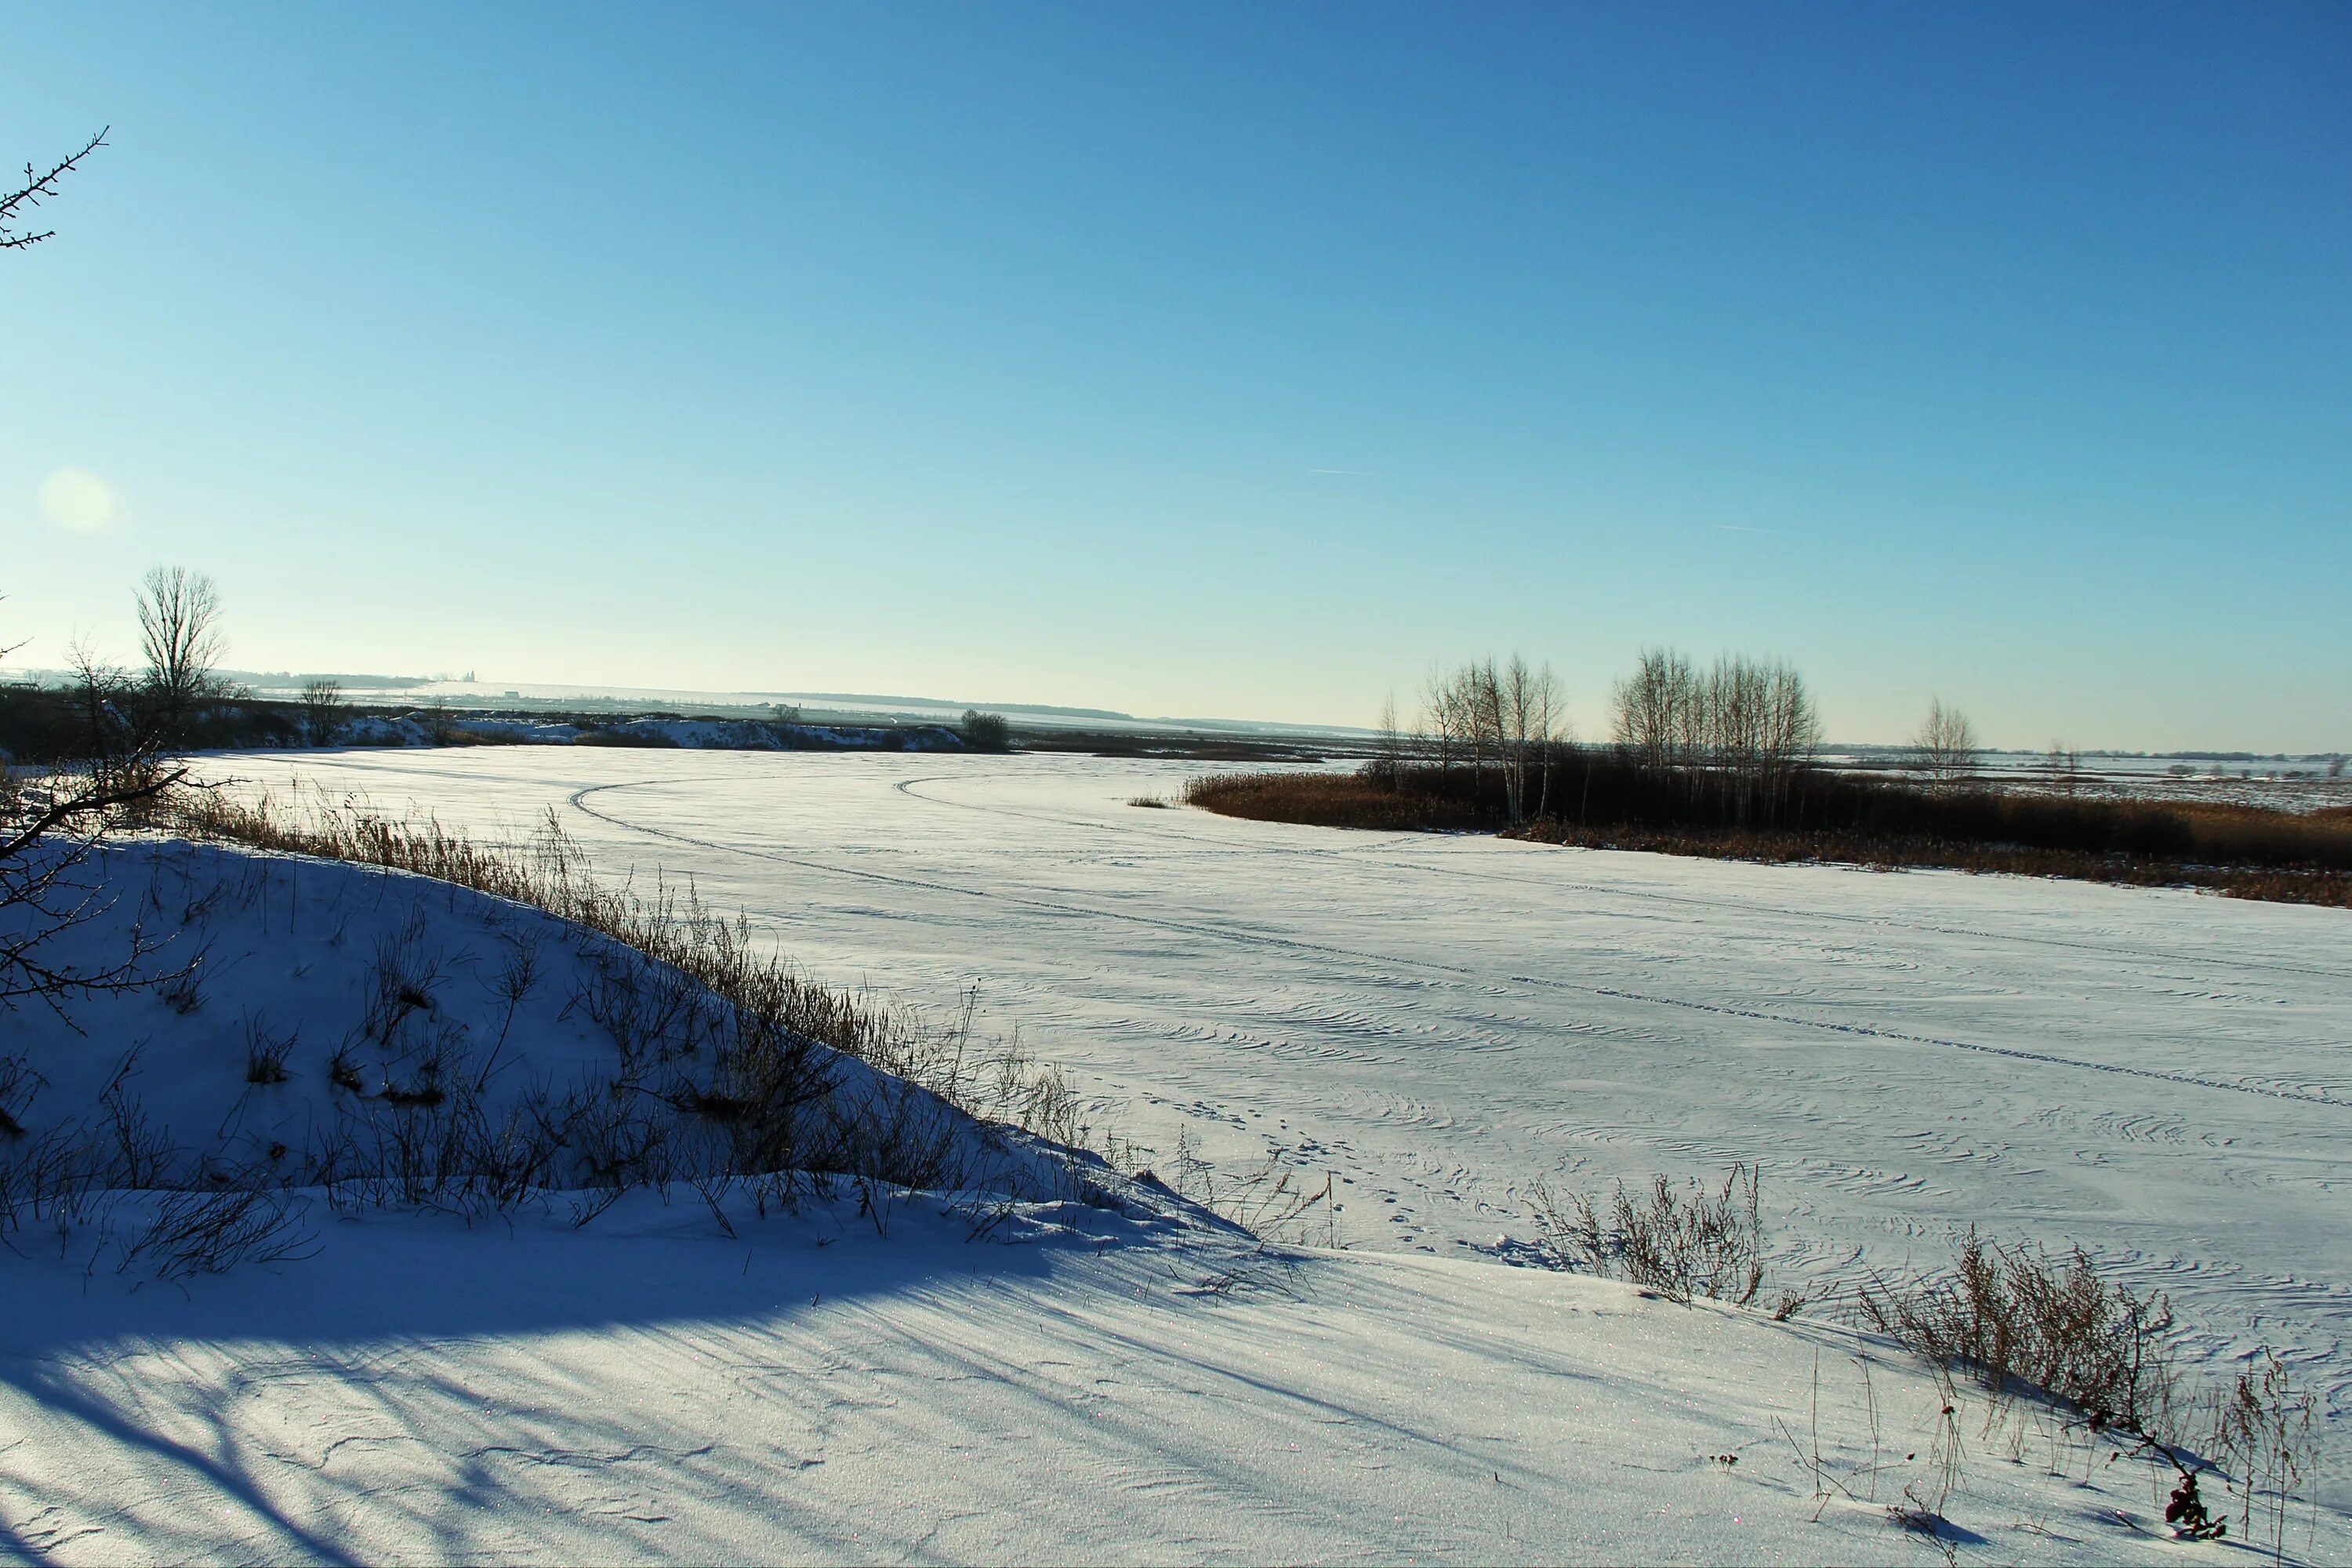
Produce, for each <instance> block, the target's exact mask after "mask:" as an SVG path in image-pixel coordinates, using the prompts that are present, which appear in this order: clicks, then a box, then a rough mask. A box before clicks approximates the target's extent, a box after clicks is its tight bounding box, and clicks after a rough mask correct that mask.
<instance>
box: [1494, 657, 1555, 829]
mask: <svg viewBox="0 0 2352 1568" xmlns="http://www.w3.org/2000/svg"><path fill="white" fill-rule="evenodd" d="M1482 682H1483V687H1484V691H1485V694H1486V701H1487V703H1488V704H1489V706H1490V708H1491V711H1492V712H1493V715H1494V728H1495V753H1496V763H1497V764H1498V766H1499V770H1500V772H1501V773H1502V776H1503V809H1504V812H1505V814H1506V815H1507V816H1508V817H1509V818H1510V820H1511V821H1513V822H1515V823H1516V822H1521V821H1524V820H1526V818H1527V816H1528V805H1529V802H1528V770H1529V768H1530V767H1531V766H1532V767H1533V768H1535V769H1536V771H1537V775H1538V776H1537V791H1538V793H1537V795H1536V799H1535V801H1534V809H1535V813H1536V815H1538V816H1541V815H1542V814H1543V812H1544V811H1545V810H1547V809H1548V808H1549V805H1550V794H1551V754H1552V750H1553V748H1554V746H1555V745H1556V744H1557V742H1559V678H1558V677H1557V676H1555V675H1553V674H1552V669H1551V666H1549V665H1548V664H1547V665H1545V666H1543V667H1542V668H1539V669H1532V668H1528V661H1527V660H1526V659H1524V658H1520V657H1519V656H1518V655H1517V654H1516V653H1515V654H1513V655H1512V656H1511V658H1510V661H1509V662H1508V663H1507V664H1505V665H1504V666H1503V667H1502V668H1501V670H1500V671H1499V672H1497V670H1496V667H1495V661H1494V660H1492V659H1488V660H1487V661H1486V667H1485V669H1484V671H1483V672H1482Z"/></svg>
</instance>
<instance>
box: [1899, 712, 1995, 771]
mask: <svg viewBox="0 0 2352 1568" xmlns="http://www.w3.org/2000/svg"><path fill="white" fill-rule="evenodd" d="M1983 750H1984V748H1983V746H1982V745H1980V744H1979V742H1978V741H1977V727H1976V726H1975V725H1974V724H1972V723H1970V722H1969V716H1968V715H1967V714H1965V713H1963V712H1961V711H1960V710H1958V708H1947V707H1946V706H1944V700H1943V699H1942V698H1940V697H1935V698H1930V699H1929V700H1928V701H1927V717H1926V718H1925V719H1923V720H1921V721H1919V728H1918V730H1917V731H1916V732H1915V733H1914V734H1913V735H1912V737H1911V753H1910V757H1909V761H1908V763H1907V765H1908V766H1909V767H1910V769H1911V770H1912V771H1913V772H1914V773H1917V774H1918V775H1919V776H1920V777H1921V778H1922V779H1924V780H1925V781H1926V782H1927V784H1930V785H1931V786H1933V787H1935V788H1937V789H1939V790H1947V791H1948V790H1956V789H1959V788H1961V787H1963V786H1965V785H1966V784H1968V783H1969V781H1970V780H1971V779H1973V778H1974V777H1975V776H1976V772H1977V761H1978V758H1979V754H1980V753H1981V752H1983Z"/></svg>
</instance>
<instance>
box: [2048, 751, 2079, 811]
mask: <svg viewBox="0 0 2352 1568" xmlns="http://www.w3.org/2000/svg"><path fill="white" fill-rule="evenodd" d="M2042 771H2043V772H2044V773H2047V774H2048V775H2049V779H2050V787H2051V788H2052V789H2053V790H2055V791H2057V793H2059V794H2060V795H2065V796H2067V797H2068V798H2070V799H2071V798H2072V797H2073V796H2074V794H2075V793H2076V792H2077V791H2079V790H2080V789H2081V788H2082V787H2083V758H2082V754H2081V753H2080V752H2076V751H2075V750H2074V747H2072V746H2070V745H2068V744H2067V743H2066V742H2063V741H2053V742H2050V750H2049V751H2048V752H2045V753H2044V754H2043V757H2042Z"/></svg>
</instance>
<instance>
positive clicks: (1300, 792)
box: [1184, 772, 1478, 833]
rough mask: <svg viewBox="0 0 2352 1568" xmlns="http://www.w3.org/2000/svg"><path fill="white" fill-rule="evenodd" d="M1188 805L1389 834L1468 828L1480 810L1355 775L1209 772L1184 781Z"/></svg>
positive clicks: (1230, 813) (1475, 822)
mask: <svg viewBox="0 0 2352 1568" xmlns="http://www.w3.org/2000/svg"><path fill="white" fill-rule="evenodd" d="M1184 800H1185V804H1187V805H1197V806H1200V807H1202V809H1204V810H1208V811H1213V812H1217V813H1219V814H1221V815H1223V816H1242V817H1247V818H1249V819H1251V820H1252V821H1256V822H1296V823H1301V824H1305V825H1307V826H1317V827H1368V828H1374V829H1378V830H1381V831H1385V832H1391V833H1398V832H1411V831H1413V830H1416V829H1452V828H1468V827H1475V826H1478V814H1477V812H1476V811H1475V809H1474V808H1472V807H1470V806H1468V805H1464V804H1463V803H1461V802H1458V801H1453V800H1447V799H1444V798H1443V797H1441V796H1437V795H1399V794H1395V793H1392V792H1391V791H1389V790H1387V789H1384V788H1381V786H1380V785H1378V784H1374V783H1372V782H1371V781H1370V780H1369V779H1366V778H1364V777H1362V776H1360V774H1356V773H1304V772H1302V773H1209V774H1204V775H1203V776H1202V777H1200V778H1196V779H1192V780H1190V781H1189V782H1187V783H1186V784H1185V785H1184Z"/></svg>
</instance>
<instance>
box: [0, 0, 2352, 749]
mask: <svg viewBox="0 0 2352 1568" xmlns="http://www.w3.org/2000/svg"><path fill="white" fill-rule="evenodd" d="M8 52H9V57H10V70H9V77H10V88H9V91H8V92H7V94H6V96H5V98H0V158H5V160H7V161H10V162H12V163H23V162H25V161H26V160H27V159H34V160H39V159H43V158H46V157H48V156H51V155H54V154H55V153H58V152H60V151H62V150H64V149H66V148H68V147H69V146H70V145H72V144H75V143H78V142H79V140H80V138H81V137H83V136H86V135H87V134H88V133H89V132H91V131H93V130H95V129H97V127H98V126H100V125H101V124H108V123H110V124H111V125H112V127H113V130H112V132H111V134H110V138H109V140H110V146H108V147H107V148H105V149H104V150H102V151H101V152H100V153H98V154H97V155H96V156H95V157H94V158H93V159H92V160H91V161H90V163H89V166H88V168H87V170H86V172H84V173H82V174H79V175H78V176H77V177H76V178H75V179H74V180H73V181H72V182H71V184H70V185H69V187H68V190H67V191H66V193H65V194H64V195H63V196H62V197H61V198H60V199H58V201H56V202H55V203H53V204H51V205H50V206H49V207H48V208H47V209H46V213H47V222H48V223H51V224H53V225H54V226H56V227H57V229H58V237H57V238H56V239H54V240H51V241H49V242H47V244H44V245H42V246H39V247H36V248H35V249H33V250H31V251H28V252H22V253H14V254H9V255H5V256H0V326H4V327H5V337H0V366H5V374H0V528H5V531H6V537H7V538H8V541H9V548H8V551H7V567H6V572H7V576H6V580H5V582H0V589H5V593H6V595H7V599H6V602H5V605H0V625H5V630H6V632H7V634H8V635H7V637H6V638H5V639H0V640H9V641H13V640H16V639H17V638H19V637H30V638H32V639H33V641H32V643H31V645H30V646H28V647H26V648H24V649H23V650H21V651H20V652H19V653H18V654H17V655H16V656H15V660H14V662H16V663H17V664H20V665H21V664H24V663H26V662H30V663H35V664H43V663H56V662H59V661H60V659H61V657H62V654H63V649H64V645H65V642H66V640H67V639H68V637H71V636H73V635H75V634H76V633H80V634H83V635H87V636H90V637H95V638H97V639H98V640H100V642H101V643H102V644H104V645H105V646H107V647H109V648H110V649H111V650H113V651H114V652H115V653H116V654H117V655H118V657H122V658H128V657H129V655H130V654H131V651H132V631H131V619H130V613H129V606H130V598H131V585H132V584H133V583H134V581H135V580H136V578H137V576H138V574H139V573H140V572H141V571H142V570H143V569H144V568H145V567H146V566H148V565H149V564H151V563H156V562H159V561H174V562H184V563H188V564H190V565H194V566H197V567H201V568H203V569H205V570H207V571H209V572H211V573H212V574H214V575H215V576H216V577H217V578H218V579H219V580H220V583H221V584H222V587H223V590H224V593H225V595H226V598H227V600H228V604H229V607H230V622H229V632H230V638H231V647H230V657H231V660H232V662H234V663H236V664H238V665H241V666H246V667H249V668H345V669H368V670H398V671H404V672H405V671H433V670H457V669H463V668H473V669H476V670H477V671H478V672H479V673H480V674H481V675H482V677H483V678H484V679H498V680H503V681H525V680H583V681H599V682H609V683H614V684H628V685H636V686H675V687H703V688H726V689H734V688H746V687H750V688H771V689H835V690H874V691H909V692H923V693H932V694H938V695H942V696H949V697H957V698H972V699H992V700H1035V701H1051V702H1068V703H1081V704H1088V705H1099V706H1106V707H1113V708H1120V709H1126V710H1131V711H1137V712H1143V713H1155V714H1187V715H1192V714H1200V715H1221V716H1234V717H1260V718H1271V719H1291V720H1305V721H1339V722H1365V721H1369V720H1370V717H1371V715H1372V712H1373V710H1374V708H1375V707H1376V705H1377V704H1378V702H1379V700H1380V698H1381V694H1382V692H1383V691H1384V690H1386V689H1389V688H1391V687H1393V688H1396V689H1398V690H1399V691H1400V692H1401V693H1402V692H1409V691H1411V690H1412V689H1414V688H1416V687H1417V686H1418V684H1419V681H1420V678H1421V675H1422V673H1423V670H1424V669H1425V668H1426V667H1427V666H1428V664H1429V662H1430V661H1431V660H1432V659H1437V658H1444V659H1448V660H1452V659H1456V658H1464V657H1469V656H1475V655H1479V654H1484V653H1486V652H1489V651H1495V652H1507V651H1509V650H1511V649H1513V648H1517V649H1521V650H1523V651H1525V652H1526V653H1527V654H1528V656H1529V657H1531V658H1549V660H1551V661H1552V662H1553V663H1554V664H1555V665H1556V666H1558V667H1559V669H1560V671H1561V673H1562V675H1563V676H1564V678H1565V679H1566V680H1567V682H1568V685H1569V689H1570V694H1571V697H1572V699H1573V715H1574V718H1575V720H1576V721H1577V723H1578V725H1579V727H1580V730H1581V731H1584V732H1585V733H1587V734H1591V733H1593V732H1595V731H1598V730H1599V729H1600V728H1601V726H1602V724H1603V722H1604V720H1603V713H1602V705H1603V701H1604V699H1605V693H1606V689H1607V686H1608V683H1609V682H1610V680H1611V679H1613V678H1614V677H1615V676H1616V675H1618V674H1619V673H1621V672H1622V669H1623V668H1625V666H1626V665H1627V664H1628V663H1630V661H1631V659H1632V658H1633V654H1634V652H1635V650H1637V649H1638V648H1639V647H1642V646H1643V645H1645V644H1651V643H1659V642H1667V643H1674V644H1678V645H1680V646H1682V647H1685V648H1688V649H1689V650H1691V651H1693V652H1694V653H1696V654H1698V655H1700V656H1701V657H1706V656H1708V655H1711V654H1713V653H1714V652H1716V651H1717V650H1719V649H1729V650H1744V651H1748V652H1754V653H1771V654H1781V655H1786V656H1788V657H1790V658H1793V659H1794V660H1796V661H1797V662H1798V663H1799V664H1800V665H1801V667H1802V668H1804V669H1805V670H1806V671H1807V672H1808V673H1809V674H1810V675H1811V678H1812V679H1813V681H1814V684H1815V686H1816V688H1817V689H1818V690H1819V692H1820V695H1821V697H1822V705H1823V707H1824V710H1825V711H1826V714H1827V716H1828V720H1829V723H1830V728H1831V730H1832V732H1833V733H1834V734H1836V735H1837V736H1838V737H1840V738H1844V739H1863V740H1866V739H1893V738H1895V737H1896V736H1898V735H1899V734H1901V733H1902V732H1903V731H1906V730H1907V729H1908V728H1909V727H1910V726H1911V725H1912V724H1913V723H1914V722H1915V721H1916V717H1917V714H1918V712H1919V710H1923V709H1924V708H1925V707H1926V705H1927V700H1928V698H1929V696H1930V695H1931V694H1940V695H1941V696H1942V697H1944V698H1945V699H1946V700H1950V701H1956V702H1958V703H1959V704H1960V705H1961V706H1963V707H1964V708H1966V709H1967V710H1969V711H1970V712H1971V713H1972V714H1973V715H1975V717H1976V718H1977V719H1978V721H1979V727H1980V728H1981V729H1982V730H1983V731H1985V732H1986V733H1987V734H1988V736H1989V738H1990V739H1991V740H1993V741H1995V742H1999V743H2005V744H2019V745H2036V744H2040V743H2042V742H2047V741H2049V740H2051V739H2053V738H2056V737H2063V738H2065V739H2067V740H2070V741H2072V742H2076V743H2078V744H2081V745H2085V746H2093V745H2118V746H2132V747H2149V748H2164V747H2173V746H2192V745H2208V746H2227V747H2242V748H2250V749H2262V750H2277V749H2293V750H2307V749H2308V750H2316V749H2335V748H2343V747H2352V586H2347V584H2352V287H2347V283H2346V279H2347V277H2352V178H2347V174H2346V171H2347V169H2352V8H2347V7H2345V6H2342V5H2303V6H2295V5H2263V6H2221V5H2203V6H2193V7H2166V6H2159V5H2132V6H2117V5H2046V4H2036V5H2016V6H2008V7H2002V6H1994V5H1970V6H1957V5H1955V6H1947V7H1942V8H1936V7H1928V6H1912V5H1904V6H1889V5H1835V6H1752V5H1742V6H1731V7H1725V8H1721V9H1714V8H1683V7H1647V6H1643V7H1634V6H1620V7H1612V8H1609V9H1605V10H1604V9H1599V8H1594V9H1577V8H1571V7H1568V6H1562V5H1539V6H1528V7H1523V8H1515V7H1510V6H1503V5H1480V6H1457V5H1435V4H1429V5H1408V6H1388V5H1344V6H1341V5H1285V6H1274V7H1258V6H1247V7H1244V6H1241V5H1222V6H1173V5H1168V6H1141V5H1099V6H1087V7H1080V6H1053V5H1034V6H1020V7H1013V6H982V5H955V6H943V7H937V8H931V7H919V6H901V5H894V6H865V7H848V6H841V7H817V6H813V5H812V6H783V5H758V6H743V7H740V8H726V7H721V6H719V5H698V6H688V7H662V8H656V7H654V6H651V5H646V6H639V7H594V6H583V5H562V6H547V7H531V6H525V5H519V4H518V5H498V6H471V5H467V6H456V5H452V6H435V5H424V4H404V5H398V6H379V7H366V8H362V7H341V6H339V7H325V6H311V7H293V6H289V7H286V8H282V9H242V8H237V7H232V6H205V7H193V6H176V5H175V6H159V7H155V8H131V7H117V6H107V5H92V6H87V7H79V6H78V7H50V8H47V9H46V10H43V11H40V12H36V13H27V14H25V15H21V16H16V17H15V18H13V19H12V21H11V23H10V25H9V49H8ZM80 476H88V478H82V477H80ZM93 480H94V481H95V482H94V483H93V482H92V481H93ZM100 487H102V488H100Z"/></svg>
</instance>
